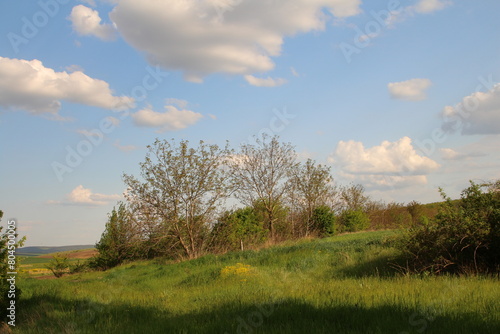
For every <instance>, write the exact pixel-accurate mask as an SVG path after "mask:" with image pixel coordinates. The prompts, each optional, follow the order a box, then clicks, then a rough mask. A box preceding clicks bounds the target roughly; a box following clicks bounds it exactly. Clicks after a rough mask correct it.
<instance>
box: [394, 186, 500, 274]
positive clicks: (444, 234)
mask: <svg viewBox="0 0 500 334" xmlns="http://www.w3.org/2000/svg"><path fill="white" fill-rule="evenodd" d="M497 185H498V182H497V183H489V184H483V185H479V184H475V183H473V182H471V185H470V186H469V187H468V188H467V189H465V190H464V191H463V192H462V194H461V199H460V201H458V202H453V201H452V200H451V199H450V198H449V197H447V196H446V194H445V193H444V192H443V191H442V190H441V195H442V196H443V198H444V199H445V202H444V203H443V204H442V206H441V209H440V212H439V213H438V215H437V216H436V217H435V218H434V219H422V220H421V222H420V223H419V224H417V225H415V226H412V227H411V228H410V229H408V230H407V231H406V232H405V233H404V234H403V235H402V236H401V237H400V238H399V240H398V241H397V245H398V248H399V249H400V250H401V251H402V253H403V254H404V256H405V259H406V260H407V263H408V268H406V269H407V270H410V271H414V272H423V271H429V272H434V273H441V272H454V273H463V272H474V273H479V272H498V271H499V269H500V249H499V245H500V238H499V236H500V233H499V232H500V193H499V191H498V190H499V188H498V186H497Z"/></svg>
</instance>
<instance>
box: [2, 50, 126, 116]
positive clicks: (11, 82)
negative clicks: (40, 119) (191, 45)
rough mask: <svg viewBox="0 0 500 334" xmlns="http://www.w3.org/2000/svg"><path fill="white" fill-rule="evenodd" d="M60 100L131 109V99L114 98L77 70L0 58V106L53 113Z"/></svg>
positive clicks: (100, 83) (98, 82) (104, 85)
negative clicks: (70, 70) (57, 69)
mask: <svg viewBox="0 0 500 334" xmlns="http://www.w3.org/2000/svg"><path fill="white" fill-rule="evenodd" d="M62 100H65V101H69V102H73V103H80V104H84V105H88V106H94V107H100V108H104V109H116V110H125V109H129V108H131V107H133V106H134V100H133V99H132V98H130V97H126V96H120V97H118V96H114V95H113V92H112V91H111V89H110V88H109V84H108V83H107V82H105V81H102V80H98V79H93V78H91V77H89V76H87V75H85V74H84V73H83V72H81V71H75V72H72V73H67V72H56V71H54V70H53V69H51V68H47V67H45V66H43V64H42V62H41V61H39V60H36V59H34V60H23V59H10V58H3V57H0V106H2V107H5V108H9V109H22V110H26V111H29V112H31V113H34V114H42V113H52V114H56V113H57V112H58V111H59V109H60V108H61V101H62Z"/></svg>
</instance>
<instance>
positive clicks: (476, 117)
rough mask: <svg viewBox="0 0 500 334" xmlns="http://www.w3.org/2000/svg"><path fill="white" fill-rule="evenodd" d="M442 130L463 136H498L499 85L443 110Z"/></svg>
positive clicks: (499, 116)
mask: <svg viewBox="0 0 500 334" xmlns="http://www.w3.org/2000/svg"><path fill="white" fill-rule="evenodd" d="M442 116H443V119H444V123H443V128H444V129H445V130H448V131H452V130H455V131H456V130H460V131H461V133H462V134H464V135H477V134H500V83H497V84H496V85H494V86H493V88H491V89H490V90H489V91H488V92H486V93H483V92H476V93H474V94H471V95H469V96H466V97H464V98H463V99H462V101H461V102H460V103H458V104H457V105H455V106H454V107H452V106H447V107H445V108H444V109H443V112H442Z"/></svg>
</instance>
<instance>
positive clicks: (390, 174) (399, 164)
mask: <svg viewBox="0 0 500 334" xmlns="http://www.w3.org/2000/svg"><path fill="white" fill-rule="evenodd" d="M329 161H330V162H331V163H333V164H334V165H335V166H337V167H338V168H340V170H341V172H342V173H343V175H344V177H350V178H352V179H358V180H361V181H365V182H368V181H369V182H368V183H371V184H373V185H380V186H382V185H387V186H388V185H391V186H405V185H409V184H412V183H420V184H422V183H425V182H427V178H426V175H427V174H429V173H431V172H433V171H435V170H436V169H438V168H439V164H438V163H437V162H435V161H434V160H432V159H429V158H427V157H424V156H420V155H418V154H417V152H416V151H415V149H414V147H413V145H412V141H411V139H410V138H408V137H403V138H401V139H400V140H398V141H395V142H389V141H384V142H382V144H381V145H379V146H374V147H371V148H365V147H364V145H363V143H361V142H356V141H353V140H351V141H347V142H345V141H340V142H339V143H338V145H337V148H336V150H335V152H334V153H333V154H332V155H331V156H330V158H329Z"/></svg>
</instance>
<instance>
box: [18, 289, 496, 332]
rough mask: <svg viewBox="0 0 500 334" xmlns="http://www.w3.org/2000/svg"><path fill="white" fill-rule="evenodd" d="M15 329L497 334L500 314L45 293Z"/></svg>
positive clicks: (23, 303) (28, 305)
mask: <svg viewBox="0 0 500 334" xmlns="http://www.w3.org/2000/svg"><path fill="white" fill-rule="evenodd" d="M197 306H200V307H201V306H202V305H197ZM193 308H195V307H193ZM14 333H43V334H49V333H58V334H59V333H79V334H80V333H81V334H86V333H92V334H94V333H105V334H107V333H109V334H113V333H119V334H129V333H130V334H134V333H140V334H154V333H161V334H164V333H194V334H209V333H219V334H225V333H237V334H240V333H245V334H248V333H276V334H278V333H280V334H281V333H285V334H286V333H301V334H302V333H314V334H315V333H347V334H354V333H359V334H361V333H363V334H367V333H384V334H385V333H395V334H403V333H405V334H406V333H429V334H431V333H440V334H441V333H453V334H460V333H467V334H473V333H481V334H488V333H492V334H493V333H500V320H499V321H496V322H489V323H488V322H485V321H483V320H482V319H478V318H477V317H475V316H473V315H463V316H461V317H449V316H444V315H439V314H434V315H431V314H426V313H425V312H423V311H421V310H418V309H411V308H401V307H393V306H381V307H372V308H366V307H358V306H356V305H350V306H330V307H328V306H324V307H315V306H312V305H309V304H306V303H304V302H301V301H297V300H293V299H285V300H282V301H280V302H277V303H275V304H267V305H241V304H228V305H223V306H222V307H220V308H218V309H212V310H210V311H200V312H196V313H189V314H172V313H169V312H167V311H165V310H160V309H157V308H154V307H137V306H131V305H124V304H113V303H110V304H101V303H95V302H89V301H85V300H79V301H77V300H75V301H70V300H63V299H59V298H56V297H54V296H50V295H42V296H36V297H32V298H30V299H21V300H20V303H19V315H18V320H17V326H16V329H15V331H14Z"/></svg>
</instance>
